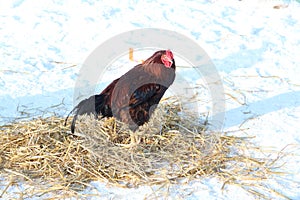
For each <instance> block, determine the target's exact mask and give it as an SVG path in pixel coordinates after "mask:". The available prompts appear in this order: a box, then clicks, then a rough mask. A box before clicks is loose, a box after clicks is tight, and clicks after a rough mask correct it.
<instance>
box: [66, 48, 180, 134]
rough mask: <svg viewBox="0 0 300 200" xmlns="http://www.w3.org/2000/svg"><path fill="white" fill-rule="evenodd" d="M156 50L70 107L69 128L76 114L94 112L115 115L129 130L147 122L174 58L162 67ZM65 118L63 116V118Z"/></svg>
mask: <svg viewBox="0 0 300 200" xmlns="http://www.w3.org/2000/svg"><path fill="white" fill-rule="evenodd" d="M165 52H166V51H157V52H155V53H154V54H153V55H152V56H151V57H150V58H148V59H147V60H146V61H145V62H144V63H143V64H139V65H137V66H135V67H134V68H133V69H131V70H129V71H128V72H127V73H125V74H124V75H123V76H121V77H120V78H118V79H116V80H114V81H113V82H112V83H111V84H109V85H108V86H107V87H106V88H105V89H104V90H103V91H102V92H101V94H99V95H93V96H91V97H89V98H88V99H85V100H83V101H81V102H80V103H79V104H78V105H77V106H76V107H75V108H74V109H73V110H72V111H71V113H72V112H74V113H75V115H74V118H73V121H72V125H71V131H72V132H74V130H75V122H76V119H77V116H78V115H82V114H94V115H95V116H97V115H102V116H103V117H112V116H114V117H116V118H117V119H119V120H121V121H122V122H124V123H127V124H128V125H129V128H130V129H131V130H136V129H137V128H138V126H141V125H143V124H144V123H145V122H148V121H149V119H150V116H151V114H152V112H153V111H154V109H155V108H156V106H157V104H158V103H159V101H160V99H161V98H162V96H163V95H164V93H165V92H166V90H167V89H168V88H169V86H170V85H171V84H172V83H173V81H174V79H175V68H176V67H175V61H174V60H173V64H172V66H171V67H170V68H167V67H165V66H164V65H163V64H162V61H161V55H162V54H164V53H165ZM66 120H67V118H66Z"/></svg>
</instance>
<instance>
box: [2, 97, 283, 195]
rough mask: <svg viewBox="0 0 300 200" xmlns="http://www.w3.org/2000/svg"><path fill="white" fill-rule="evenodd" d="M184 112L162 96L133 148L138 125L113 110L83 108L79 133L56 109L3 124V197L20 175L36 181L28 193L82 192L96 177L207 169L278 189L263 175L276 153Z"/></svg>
mask: <svg viewBox="0 0 300 200" xmlns="http://www.w3.org/2000/svg"><path fill="white" fill-rule="evenodd" d="M181 112H182V105H181V104H180V103H179V101H177V100H176V99H174V98H170V99H168V100H167V101H163V102H162V103H161V104H160V106H159V109H157V111H156V112H155V114H154V116H153V117H152V119H151V121H150V122H149V123H148V124H147V125H144V126H143V127H140V129H139V130H138V131H137V132H136V133H135V134H136V135H137V138H139V140H138V142H137V144H136V145H134V146H132V147H131V148H128V146H127V145H128V144H130V142H131V135H132V134H133V133H132V132H130V131H128V129H127V128H126V126H125V125H122V124H121V123H120V122H117V121H116V120H115V119H114V118H109V119H102V120H95V119H93V118H91V117H88V116H85V117H83V118H84V120H83V119H81V120H79V121H81V122H78V124H77V133H76V134H70V131H69V124H68V125H67V126H66V127H65V126H64V118H61V117H55V116H53V117H48V118H37V119H32V120H30V121H21V122H15V123H12V124H8V125H4V126H2V127H0V137H1V138H0V173H1V179H2V180H5V182H2V185H1V187H0V188H2V189H3V190H2V191H0V197H1V196H2V197H4V196H5V195H9V194H8V193H9V191H10V190H9V188H10V187H12V186H14V185H18V183H20V182H23V183H24V182H25V183H26V184H29V185H32V187H28V188H27V189H24V190H23V191H22V197H23V198H25V197H33V196H44V197H45V196H47V195H49V194H51V195H50V196H52V197H55V198H58V197H62V196H63V197H70V196H78V195H79V196H82V195H83V194H82V193H81V191H82V190H83V189H85V188H86V187H87V186H89V183H90V182H91V181H94V180H100V181H103V182H108V183H110V184H115V185H118V186H120V187H136V186H139V185H143V184H147V185H148V184H150V185H151V184H160V183H177V182H179V181H180V180H182V179H185V180H192V179H196V178H201V177H208V176H209V177H211V176H214V177H218V178H220V179H221V180H223V181H224V185H223V187H225V186H226V184H235V185H240V186H241V187H242V188H244V189H246V190H247V191H248V192H251V193H253V194H255V195H257V196H260V197H266V198H267V196H266V195H265V196H264V194H265V193H266V192H267V193H268V192H272V193H274V191H270V189H268V188H264V187H262V186H261V184H260V181H263V180H265V179H267V178H269V177H270V176H272V174H273V173H275V172H274V169H276V167H277V165H276V161H277V159H278V158H277V159H270V158H263V157H261V158H257V157H255V156H254V154H253V153H251V152H253V151H261V149H260V148H258V147H256V146H255V145H253V144H251V138H244V137H235V136H229V135H228V134H226V133H220V132H211V131H206V124H205V122H202V123H200V122H199V120H198V119H196V118H195V117H194V116H191V115H188V114H184V115H182V114H180V113H181ZM276 173H277V172H276ZM3 183H6V184H5V185H3ZM256 188H259V189H258V190H256ZM259 191H260V192H259ZM261 191H263V192H261ZM53 195H56V196H53ZM278 195H280V194H278Z"/></svg>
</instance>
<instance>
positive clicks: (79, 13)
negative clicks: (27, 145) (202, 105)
mask: <svg viewBox="0 0 300 200" xmlns="http://www.w3.org/2000/svg"><path fill="white" fill-rule="evenodd" d="M277 5H283V6H282V7H281V8H280V9H275V8H273V7H274V6H277ZM299 11H300V1H299V0H294V1H293V0H290V1H286V0H285V1H284V0H273V1H271V0H242V1H238V0H228V1H221V0H211V1H205V0H203V1H196V0H195V1H183V0H182V1H181V0H178V1H171V0H165V1H134V0H129V1H115V0H112V1H91V0H81V1H80V0H66V1H58V0H48V1H35V0H14V1H4V0H2V1H0V55H1V59H0V101H1V105H0V110H1V111H0V123H1V124H4V123H7V122H8V121H11V120H12V119H14V118H27V117H28V116H27V115H26V114H23V115H21V114H20V112H19V111H20V110H22V111H26V112H28V113H29V114H28V115H30V116H32V115H41V114H43V113H44V110H47V111H51V112H55V113H58V114H60V115H66V113H67V112H68V111H70V110H71V108H72V106H73V92H74V84H75V81H76V78H77V76H78V73H79V70H80V68H81V65H82V64H83V63H84V61H85V59H86V58H87V57H88V55H89V54H90V53H91V52H92V51H93V50H94V49H95V48H96V47H97V46H99V45H100V44H101V43H102V42H104V41H106V40H107V39H109V38H111V37H112V36H115V35H117V34H120V33H123V32H126V31H129V30H133V29H137V28H163V29H168V30H172V31H177V32H178V33H181V34H184V35H186V36H187V37H189V38H191V39H193V40H194V41H196V42H197V43H198V44H199V45H200V46H201V47H202V48H203V49H204V50H205V51H206V52H207V54H208V55H209V57H210V58H211V59H212V61H213V63H214V64H215V66H216V68H217V69H218V72H219V74H220V76H221V77H222V80H223V85H224V88H225V93H226V112H225V115H226V120H225V123H224V131H229V130H238V129H239V128H240V126H241V127H243V128H247V130H246V131H243V132H235V134H240V135H246V136H255V139H254V140H255V142H256V143H257V144H258V145H260V146H268V147H272V148H274V149H277V150H281V149H282V148H284V147H286V146H287V145H296V146H297V149H298V151H296V152H293V153H294V154H295V155H294V157H293V158H292V159H289V160H287V164H286V165H285V166H284V167H283V169H284V170H286V171H288V172H290V174H288V175H286V176H284V177H282V176H278V177H277V178H276V177H275V178H274V180H270V181H268V183H266V184H267V185H268V186H269V187H273V188H276V190H278V191H280V192H282V193H284V194H285V195H286V196H288V197H289V198H290V199H300V192H299V191H300V167H299V166H300V157H299V146H298V145H300V126H299V122H300V79H299V74H300V67H299V64H300V56H299V50H300V48H299V46H300V15H299ZM116 48H118V46H116ZM148 52H149V51H148ZM148 55H149V54H147V53H145V52H144V53H141V54H139V53H137V55H135V56H137V58H139V59H144V58H145V56H148ZM56 62H62V63H63V64H59V63H56ZM135 64H136V63H134V62H130V61H128V60H126V57H124V56H123V57H120V60H118V61H116V62H114V67H115V68H112V70H111V73H107V76H106V77H105V80H102V81H103V82H107V81H109V80H112V79H114V78H117V76H118V75H120V74H122V73H123V72H125V71H126V70H127V69H128V68H126V69H125V68H124V67H125V65H126V67H129V68H130V67H131V66H134V65H135ZM179 64H186V62H185V61H183V60H181V61H179ZM123 66H124V67H123ZM116 67H117V68H116ZM114 71H115V72H114ZM191 77H192V76H191ZM187 79H188V77H187ZM194 81H195V83H199V84H203V83H202V81H201V80H194ZM104 86H105V84H104V83H103V84H100V85H99V87H98V88H97V89H99V90H101V89H102V88H103V87H104ZM199 93H200V94H202V95H207V93H206V92H205V91H201V88H200V89H199ZM203 98H204V99H207V96H203ZM61 102H63V105H60V106H59V107H56V108H51V106H53V105H58V104H60V103H61ZM91 184H92V185H93V186H94V188H88V189H87V190H86V192H93V193H98V194H99V195H100V197H103V198H105V199H142V198H144V197H153V198H155V196H153V195H154V193H153V191H156V190H157V188H158V187H159V186H152V187H150V186H143V187H139V188H134V189H123V188H116V187H111V186H108V185H107V184H106V183H101V182H93V183H91ZM222 184H223V183H222V182H220V181H219V180H217V179H216V178H214V177H211V178H204V179H199V180H194V181H192V182H190V183H185V184H177V185H171V186H170V188H169V189H168V188H163V189H161V192H162V193H164V194H166V195H167V197H168V198H169V199H173V198H177V199H180V198H183V199H254V197H251V196H249V194H247V193H246V192H245V191H244V190H242V189H240V188H239V187H237V186H230V185H229V186H227V187H225V190H221V187H222Z"/></svg>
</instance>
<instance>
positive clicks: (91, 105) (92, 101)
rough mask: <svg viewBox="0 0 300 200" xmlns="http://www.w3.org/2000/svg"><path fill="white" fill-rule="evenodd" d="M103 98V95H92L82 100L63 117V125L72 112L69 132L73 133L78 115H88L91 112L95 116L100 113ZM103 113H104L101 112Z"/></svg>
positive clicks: (103, 105)
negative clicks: (72, 116)
mask: <svg viewBox="0 0 300 200" xmlns="http://www.w3.org/2000/svg"><path fill="white" fill-rule="evenodd" d="M104 107H105V98H104V95H101V94H100V95H93V96H90V97H89V98H88V99H84V100H82V101H81V102H80V103H79V104H78V105H77V106H76V107H75V108H74V109H73V110H72V111H71V112H70V113H69V114H68V116H67V117H66V119H65V125H66V122H67V120H68V118H69V116H70V114H72V113H74V118H73V120H72V124H71V132H72V133H74V131H75V124H76V120H77V117H78V115H84V114H87V115H90V114H93V115H95V116H97V115H99V114H101V113H102V112H103V110H104V109H105V108H104ZM102 114H104V113H102Z"/></svg>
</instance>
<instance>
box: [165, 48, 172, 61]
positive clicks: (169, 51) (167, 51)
mask: <svg viewBox="0 0 300 200" xmlns="http://www.w3.org/2000/svg"><path fill="white" fill-rule="evenodd" d="M166 55H167V56H168V57H170V58H171V59H173V53H172V51H171V50H170V49H168V50H166Z"/></svg>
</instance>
